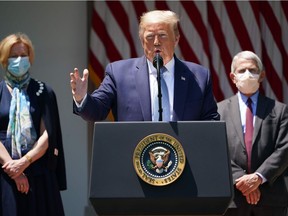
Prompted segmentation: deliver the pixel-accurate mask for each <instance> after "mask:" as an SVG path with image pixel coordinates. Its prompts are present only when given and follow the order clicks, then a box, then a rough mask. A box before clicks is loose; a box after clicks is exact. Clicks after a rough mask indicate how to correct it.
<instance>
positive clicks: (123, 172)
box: [89, 121, 233, 215]
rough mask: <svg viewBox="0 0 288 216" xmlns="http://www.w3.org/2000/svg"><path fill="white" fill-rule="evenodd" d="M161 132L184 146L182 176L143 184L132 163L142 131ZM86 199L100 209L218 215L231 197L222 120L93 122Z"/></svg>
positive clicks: (126, 212) (108, 212) (99, 211)
mask: <svg viewBox="0 0 288 216" xmlns="http://www.w3.org/2000/svg"><path fill="white" fill-rule="evenodd" d="M154 133H165V134H169V135H170V136H172V137H175V138H176V139H177V140H178V141H179V142H180V143H181V145H182V146H183V149H184V151H185V155H186V164H185V168H184V171H183V173H182V174H181V176H180V177H179V178H178V179H177V180H176V181H175V182H173V183H171V184H169V185H165V186H154V185H150V184H147V183H146V182H144V181H143V180H142V179H141V178H139V177H138V175H137V173H136V171H135V169H134V166H133V152H134V150H135V147H136V146H137V144H138V143H139V141H140V140H142V139H143V138H144V137H146V136H149V135H150V134H154ZM93 142H94V145H93V157H92V166H91V178H90V197H89V199H90V202H91V204H92V205H93V207H94V209H95V211H96V213H97V214H98V215H222V214H223V213H224V212H225V211H226V209H227V208H228V206H229V203H230V201H231V200H232V198H233V183H232V176H231V168H230V159H229V151H228V146H227V139H226V126H225V122H221V121H220V122H219V121H197V122H96V123H95V125H94V138H93Z"/></svg>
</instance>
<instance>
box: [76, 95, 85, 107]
mask: <svg viewBox="0 0 288 216" xmlns="http://www.w3.org/2000/svg"><path fill="white" fill-rule="evenodd" d="M86 98H87V94H85V96H84V98H83V99H82V101H81V103H80V104H79V103H78V102H77V101H76V100H75V97H74V96H73V100H74V102H75V104H76V106H77V108H82V106H83V104H84V102H85V100H86Z"/></svg>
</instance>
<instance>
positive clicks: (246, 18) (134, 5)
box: [89, 1, 288, 104]
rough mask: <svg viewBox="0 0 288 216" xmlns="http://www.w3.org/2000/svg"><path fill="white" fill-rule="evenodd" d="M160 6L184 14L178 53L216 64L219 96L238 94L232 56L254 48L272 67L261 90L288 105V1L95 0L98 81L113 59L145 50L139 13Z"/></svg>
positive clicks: (93, 70)
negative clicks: (233, 76) (139, 25)
mask: <svg viewBox="0 0 288 216" xmlns="http://www.w3.org/2000/svg"><path fill="white" fill-rule="evenodd" d="M155 9H160V10H172V11H174V12H176V13H177V14H178V15H179V17H180V42H179V45H178V47H177V49H176V55H177V57H178V58H180V59H184V60H188V61H192V62H195V63H198V64H201V65H203V66H205V67H207V68H209V69H210V71H211V74H212V79H213V91H214V95H215V98H216V100H217V101H221V100H223V99H225V98H228V97H230V96H232V95H233V94H235V92H236V88H235V85H234V84H233V83H232V82H231V80H230V78H229V73H230V71H231V69H230V67H231V62H232V58H233V56H234V55H235V54H237V53H238V52H240V51H242V50H250V51H253V52H255V53H256V54H257V55H258V56H259V57H260V58H261V59H262V61H263V64H264V67H265V70H266V79H265V81H264V82H263V84H262V85H261V89H260V91H262V93H264V94H265V95H267V96H269V97H271V98H274V99H276V100H279V101H282V102H285V103H286V104H288V2H287V1H95V2H93V9H92V22H91V34H90V44H89V69H90V77H91V78H92V80H93V82H94V83H95V84H96V86H98V85H99V83H100V82H101V80H102V79H103V77H104V70H105V66H106V65H107V63H109V62H113V61H115V60H120V59H126V58H130V57H138V56H142V55H143V49H142V46H141V43H140V40H139V37H138V23H139V17H140V16H141V15H142V14H143V12H147V11H149V10H155Z"/></svg>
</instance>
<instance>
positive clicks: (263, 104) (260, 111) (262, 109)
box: [252, 94, 269, 145]
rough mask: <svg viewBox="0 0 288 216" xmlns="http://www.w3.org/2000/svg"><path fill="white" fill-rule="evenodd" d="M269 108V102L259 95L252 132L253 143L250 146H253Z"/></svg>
mask: <svg viewBox="0 0 288 216" xmlns="http://www.w3.org/2000/svg"><path fill="white" fill-rule="evenodd" d="M268 107H269V101H268V100H266V99H265V97H264V96H262V95H261V94H259V96H258V102H257V110H256V115H255V124H254V132H253V142H252V145H253V144H254V142H255V140H256V137H257V135H258V133H259V131H260V128H261V125H262V122H263V119H264V116H266V115H267V114H266V112H267V110H268Z"/></svg>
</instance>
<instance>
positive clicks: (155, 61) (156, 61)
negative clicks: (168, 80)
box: [153, 53, 163, 121]
mask: <svg viewBox="0 0 288 216" xmlns="http://www.w3.org/2000/svg"><path fill="white" fill-rule="evenodd" d="M153 66H154V67H155V68H156V69H157V84H158V105H159V106H158V107H159V110H158V112H159V121H163V117H162V113H163V108H162V91H161V75H160V69H161V68H162V67H163V58H162V57H161V56H160V55H159V53H156V55H155V57H154V58H153Z"/></svg>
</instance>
